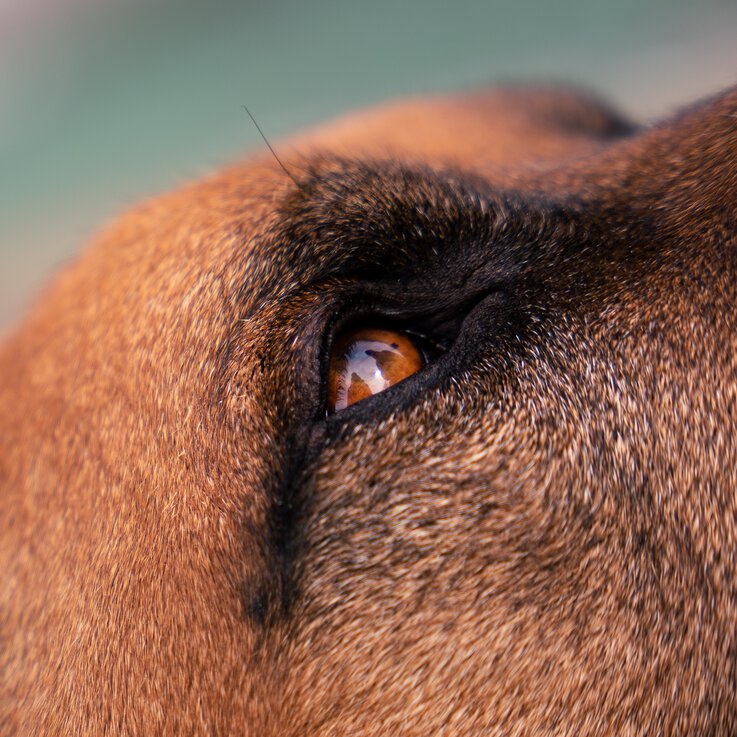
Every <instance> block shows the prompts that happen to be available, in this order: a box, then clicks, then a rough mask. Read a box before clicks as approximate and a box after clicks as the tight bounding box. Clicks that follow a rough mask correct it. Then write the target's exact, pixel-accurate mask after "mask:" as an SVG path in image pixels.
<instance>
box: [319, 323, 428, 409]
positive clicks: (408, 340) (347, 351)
mask: <svg viewBox="0 0 737 737" xmlns="http://www.w3.org/2000/svg"><path fill="white" fill-rule="evenodd" d="M426 363H427V361H426V358H425V353H424V351H423V349H422V346H421V345H420V339H419V338H418V337H417V336H414V335H412V334H409V333H407V332H402V331H399V330H392V329H386V328H375V327H368V326H360V327H351V328H348V329H346V330H344V331H343V332H341V333H339V334H338V336H337V338H336V339H335V341H334V342H333V345H332V348H331V352H330V365H329V368H328V371H329V376H328V401H327V410H328V413H329V414H333V413H335V412H339V411H340V410H342V409H345V408H346V407H350V405H352V404H355V403H356V402H360V401H361V400H362V399H366V398H367V397H370V396H372V395H373V394H378V393H379V392H383V391H384V390H385V389H389V387H392V386H394V385H395V384H398V383H399V382H400V381H403V380H404V379H406V378H408V377H409V376H412V374H415V373H417V372H418V371H419V370H420V369H422V368H423V366H425V364H426Z"/></svg>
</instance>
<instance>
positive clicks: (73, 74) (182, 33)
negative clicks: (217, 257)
mask: <svg viewBox="0 0 737 737" xmlns="http://www.w3.org/2000/svg"><path fill="white" fill-rule="evenodd" d="M529 79H543V80H557V81H567V82H575V83H578V84H583V85H587V86H589V87H592V88H594V89H595V90H597V91H599V92H600V93H602V94H604V95H606V96H608V97H610V98H611V99H612V100H613V101H614V102H615V103H617V104H619V105H620V106H621V107H622V108H623V109H624V110H625V111H627V112H629V113H630V114H631V115H633V116H634V117H636V118H639V119H641V120H648V119H652V118H654V117H657V116H659V115H662V114H664V113H666V112H667V111H668V110H670V109H672V108H673V107H677V106H678V105H682V104H684V103H688V102H690V101H691V100H693V99H696V98H698V97H701V96H704V95H707V94H710V93H713V92H716V91H718V90H719V89H721V88H723V87H725V86H727V85H729V84H732V83H734V82H737V2H735V0H729V1H727V0H698V1H696V0H689V1H687V0H670V1H669V2H666V1H665V0H648V1H646V0H619V1H618V2H610V1H603V0H557V2H550V1H549V0H547V1H546V0H536V1H534V2H532V1H530V0H487V2H480V1H479V0H455V2H449V1H448V0H409V1H408V2H400V1H398V0H374V1H373V2H338V1H336V0H313V1H312V2H304V1H303V2H298V1H297V0H271V1H270V2H266V1H262V0H250V1H245V2H226V1H224V0H219V1H218V0H212V1H211V2H205V1H204V0H199V1H197V2H195V1H193V0H0V330H3V329H4V328H6V327H7V326H8V325H9V324H10V322H11V321H12V320H13V319H15V318H16V317H17V316H18V315H19V314H20V312H21V311H22V309H23V308H24V306H25V305H27V304H28V302H29V300H30V298H31V296H32V295H33V293H34V292H36V291H37V290H38V288H39V285H40V284H41V283H43V281H45V280H46V279H47V278H48V276H49V274H51V273H53V271H54V270H55V269H57V268H58V267H59V265H61V264H63V263H65V262H66V261H68V260H69V259H70V258H71V257H72V256H73V254H74V253H75V252H76V251H77V250H78V249H79V247H80V245H81V244H82V243H83V242H84V241H85V240H86V239H87V238H89V236H90V235H91V234H92V233H93V232H94V231H95V229H96V228H98V227H99V225H100V224H101V223H102V222H103V221H104V220H105V219H106V218H108V217H110V216H111V215H114V214H116V213H118V212H120V211H121V210H123V209H125V208H126V207H128V206H129V205H131V204H132V203H134V202H135V201H137V200H139V199H140V198H141V197H144V196H146V195H148V194H151V193H154V192H156V191H159V190H161V189H164V188H168V187H171V186H173V185H176V184H177V183H179V182H181V181H183V180H186V179H190V178H193V177H197V176H199V175H201V174H203V173H205V172H207V171H210V170H212V169H214V168H216V167H217V166H219V165H221V164H223V163H225V162H227V161H228V160H230V159H232V158H233V157H236V156H239V155H241V154H243V153H244V152H246V151H248V150H249V149H253V148H255V147H259V146H261V145H262V143H261V141H260V139H259V138H258V134H257V132H256V131H255V129H254V127H253V125H252V123H251V122H250V121H249V119H248V118H247V116H246V114H245V113H244V111H243V109H242V107H241V106H242V105H244V104H246V105H248V107H249V108H250V109H251V111H252V112H253V113H254V115H255V116H256V118H257V119H258V121H259V123H260V124H261V127H262V128H263V129H264V131H265V132H266V133H267V135H268V136H269V137H270V138H271V139H272V140H274V139H278V138H279V137H280V136H284V135H286V134H288V133H290V132H293V131H295V130H296V129H298V128H301V127H303V126H305V125H309V124H313V123H316V122H318V121H321V120H324V119H326V118H329V117H331V116H334V115H336V114H338V113H340V112H342V111H345V110H347V109H349V108H354V107H356V106H362V105H370V104H371V103H374V102H377V101H379V100H382V99H385V98H387V97H392V96H398V95H402V94H405V93H410V92H427V91H433V90H445V89H454V88H464V87H472V86H476V85H483V84H487V83H490V82H493V81H495V80H502V81H509V80H529Z"/></svg>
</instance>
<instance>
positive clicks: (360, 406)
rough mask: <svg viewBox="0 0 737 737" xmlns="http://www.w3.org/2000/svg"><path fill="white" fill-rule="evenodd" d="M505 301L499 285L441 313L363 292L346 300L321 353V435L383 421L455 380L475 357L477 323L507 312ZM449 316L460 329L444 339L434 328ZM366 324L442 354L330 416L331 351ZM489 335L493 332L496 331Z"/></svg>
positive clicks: (330, 325) (423, 305) (427, 304)
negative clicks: (412, 338)
mask: <svg viewBox="0 0 737 737" xmlns="http://www.w3.org/2000/svg"><path fill="white" fill-rule="evenodd" d="M507 301H508V298H507V294H506V292H505V290H502V289H501V288H499V287H498V286H494V287H492V288H489V289H487V290H484V291H481V292H479V293H477V294H475V295H473V296H472V297H471V298H470V299H466V300H463V301H462V302H461V303H460V304H455V305H453V304H451V305H444V306H443V309H442V310H439V309H437V306H436V305H433V304H432V303H431V302H430V300H427V301H424V300H423V302H422V303H416V304H411V305H408V304H406V302H404V301H403V300H400V299H396V298H391V297H387V295H385V294H378V295H377V294H374V293H370V292H362V293H354V294H352V295H346V296H345V299H343V300H342V304H341V305H340V306H339V307H338V309H337V310H335V312H334V313H333V315H332V318H331V319H330V320H329V321H328V323H327V325H326V327H325V330H324V332H323V338H322V345H321V349H320V351H319V356H320V358H319V362H320V365H319V376H320V388H319V403H318V406H319V409H318V414H317V416H316V417H315V421H316V423H317V424H318V425H319V426H320V434H322V433H325V434H326V435H327V436H329V437H330V436H334V435H337V434H341V433H342V432H344V431H345V430H346V429H347V428H349V427H352V426H355V425H357V424H369V423H370V424H374V423H376V422H380V421H381V420H382V419H384V418H385V417H386V416H388V415H389V414H391V413H393V412H396V411H397V410H401V409H402V408H405V407H409V406H411V405H412V404H415V403H416V401H417V399H418V397H419V396H420V395H421V394H422V393H423V392H429V391H433V390H436V389H437V388H439V387H440V386H441V385H442V382H443V379H448V378H450V377H451V376H452V375H454V373H455V372H456V370H457V369H459V368H460V367H461V366H463V365H464V364H467V363H468V362H469V360H470V359H471V357H472V354H473V353H475V351H474V343H475V339H476V337H478V327H479V324H480V323H481V322H486V321H488V315H487V318H486V319H484V315H483V314H482V313H488V312H492V313H494V312H497V313H503V312H504V311H505V309H504V305H505V304H506V303H507ZM449 314H452V315H453V317H454V319H455V323H456V329H455V330H453V331H451V332H449V331H448V330H447V329H444V330H443V334H442V335H438V334H435V333H434V332H433V331H432V325H433V323H434V322H437V321H438V315H443V316H444V317H447V316H448V315H449ZM474 316H476V317H478V318H479V319H475V317H474ZM474 323H477V324H476V325H474ZM366 324H370V325H371V326H381V327H389V328H390V329H392V330H399V331H401V332H404V333H407V334H410V335H413V336H419V337H420V339H421V340H423V341H427V342H432V343H435V344H437V345H438V346H439V347H441V348H442V350H441V351H440V352H439V353H437V355H434V356H432V357H431V360H428V361H427V362H426V364H425V366H423V368H422V369H420V370H419V371H417V372H416V373H414V374H412V375H411V376H408V377H407V378H406V379H404V380H403V381H401V382H398V383H397V384H395V385H394V386H392V387H389V388H388V389H386V390H385V391H383V392H379V393H377V394H374V395H373V396H371V397H368V398H366V399H364V400H362V401H360V402H356V403H355V404H353V405H351V406H349V407H346V408H345V409H342V410H340V411H339V412H335V413H333V414H328V413H327V393H328V376H329V374H328V372H329V362H330V355H331V351H332V347H333V345H334V343H335V340H336V339H337V337H338V336H339V335H340V334H341V332H342V331H344V330H346V329H349V328H350V327H351V326H352V325H366ZM491 332H492V333H493V332H494V331H493V329H492V330H491Z"/></svg>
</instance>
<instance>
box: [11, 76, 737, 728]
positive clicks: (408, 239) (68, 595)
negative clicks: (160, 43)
mask: <svg viewBox="0 0 737 737" xmlns="http://www.w3.org/2000/svg"><path fill="white" fill-rule="evenodd" d="M280 152H284V158H285V163H286V165H287V167H288V168H289V170H290V172H291V173H292V174H293V175H294V176H295V178H296V179H297V182H298V186H296V185H295V184H294V182H293V181H291V180H290V179H289V178H288V177H287V176H285V174H284V172H283V171H282V170H281V169H280V168H279V166H278V165H277V164H276V163H275V162H273V161H271V160H269V159H268V158H266V157H261V158H254V159H252V160H250V161H248V162H246V163H245V164H243V165H241V166H236V167H233V168H231V169H229V170H227V171H225V172H223V173H222V174H219V175H216V176H213V177H211V178H209V179H207V180H205V181H204V182H202V183H198V184H194V185H191V186H188V187H185V188H183V189H182V190H180V191H179V192H176V193H174V194H171V195H167V196H164V197H161V198H159V199H156V200H154V201H152V202H150V203H148V204H145V205H143V206H142V207H140V208H139V209H137V210H136V211H134V212H133V213H131V214H130V215H127V216H125V217H124V218H122V219H121V220H120V221H119V222H117V223H116V224H114V225H113V226H111V227H110V228H109V229H108V230H107V231H106V232H104V233H103V234H102V235H101V236H100V237H99V239H98V240H97V242H96V243H95V244H93V246H92V247H91V248H90V249H89V250H88V251H86V252H85V253H84V254H83V255H82V256H81V257H80V259H79V261H78V262H77V263H76V264H74V265H73V266H71V267H70V268H68V269H67V270H66V271H65V272H64V273H62V274H60V275H59V277H58V278H57V279H56V281H55V282H54V284H53V285H52V286H51V287H50V288H49V289H48V290H47V291H46V292H45V294H44V295H43V296H42V298H41V299H40V301H39V302H38V304H37V306H36V307H35V308H34V310H33V311H32V312H31V314H30V315H29V316H28V318H27V319H26V321H25V322H24V323H23V325H22V326H21V327H20V328H19V329H17V330H16V331H15V332H14V333H13V334H12V335H11V336H9V338H8V339H7V340H6V341H5V343H4V346H3V348H2V350H1V351H0V377H2V381H1V383H0V490H1V492H0V530H1V533H2V534H1V535H0V560H1V561H2V568H3V571H4V577H3V584H2V586H1V587H0V648H1V650H0V732H1V733H2V734H3V735H70V734H74V735H101V734H116V735H117V734H121V735H122V734H140V735H156V734H161V735H164V734H166V735H172V734H177V735H206V734H207V735H215V734H220V735H233V734H241V735H253V736H254V737H256V736H258V737H271V736H276V735H279V736H284V737H287V736H289V737H291V736H294V737H297V736H298V735H299V736H300V737H307V736H309V735H321V736H328V735H349V734H351V735H366V736H368V735H395V734H396V735H400V734H401V735H407V736H409V735H418V736H419V735H423V736H425V735H435V734H437V735H440V734H453V735H482V734H484V735H486V734H504V735H531V736H533V737H534V736H535V735H553V734H554V735H658V734H662V735H677V734H692V735H728V734H737V712H736V710H735V706H736V704H735V701H736V698H737V697H736V694H737V689H736V686H737V672H736V665H737V651H736V649H735V648H736V646H737V632H736V628H737V583H736V582H735V555H736V553H737V546H736V541H735V536H736V534H737V500H736V498H735V490H737V478H736V474H737V471H736V469H737V448H736V447H735V422H736V420H735V418H737V358H736V356H737V351H736V350H735V349H736V348H737V339H736V338H735V335H736V332H737V331H736V327H737V325H736V323H737V317H735V309H734V307H735V297H736V293H737V281H736V280H735V276H736V274H737V250H736V249H737V217H736V215H735V213H737V167H735V161H737V89H735V90H731V91H728V92H726V93H724V94H723V95H721V96H720V97H718V98H715V99H713V100H709V101H707V102H704V103H702V104H700V105H698V106H695V107H693V108H692V109H690V110H687V111H686V112H684V113H682V114H680V115H679V116H677V117H674V118H672V119H671V120H668V121H666V122H664V123H662V124H660V125H658V126H655V127H653V128H652V129H648V130H642V131H640V130H636V129H635V128H633V127H632V126H630V125H629V124H627V123H626V122H625V121H623V120H622V119H620V118H619V117H618V116H617V115H616V114H614V113H612V112H611V111H610V110H608V109H607V108H606V107H604V106H603V105H601V104H600V103H598V102H596V101H593V100H591V99H590V98H588V97H586V96H584V95H580V94H578V93H575V92H569V91H565V90H549V89H540V90H533V89H528V90H518V89H507V90H497V91H487V92H481V93H476V94H469V95H462V96H457V97H442V98H437V99H430V100H417V101H410V102H407V103H400V104H397V105H394V106H388V107H386V108H384V109H381V110H379V111H378V112H368V113H365V114H362V115H359V116H356V117H354V118H349V119H345V120H343V121H341V122H339V123H337V124H333V125H331V126H327V127H325V128H323V129H320V130H318V131H316V132H314V133H311V134H308V135H307V136H304V137H302V138H297V139H295V140H294V141H292V142H291V143H290V144H289V143H288V144H285V145H283V146H281V147H280ZM356 305H359V306H360V310H358V312H360V314H361V315H363V317H364V319H366V315H367V314H373V313H376V315H377V316H379V317H381V316H387V315H391V316H393V318H392V319H396V320H399V321H400V322H402V323H405V322H410V323H411V322H412V321H413V320H420V321H424V322H423V324H427V325H430V326H431V327H432V326H435V327H437V326H439V325H441V324H442V325H446V323H447V324H450V323H453V324H455V325H456V328H455V330H456V334H454V340H455V344H454V346H453V347H452V348H451V349H450V350H449V351H448V353H447V354H446V355H445V356H444V357H442V358H441V359H439V360H438V362H437V363H436V364H434V365H432V366H430V367H428V368H427V369H426V370H425V371H423V372H422V373H421V374H418V375H416V376H415V377H413V378H411V379H410V380H408V381H406V382H404V383H403V384H400V385H398V386H397V387H396V388H395V389H392V390H389V391H388V392H385V393H384V394H383V395H377V396H376V397H372V398H370V399H369V400H366V401H365V402H362V403H360V404H357V405H355V406H354V407H351V408H349V409H348V410H346V411H345V412H343V413H338V414H336V415H334V416H332V417H329V418H326V417H325V416H324V391H325V389H324V386H325V377H324V375H323V374H324V370H325V366H326V351H327V347H328V345H329V339H330V335H331V334H332V333H331V331H332V330H334V328H335V325H336V323H335V319H336V318H335V316H336V315H338V316H340V315H343V316H344V317H346V316H348V317H349V316H350V315H353V314H354V313H356V310H357V309H358V308H357V307H356ZM356 314H358V313H356ZM438 316H440V317H438ZM346 319H347V317H346ZM371 319H373V318H371ZM377 319H378V317H377Z"/></svg>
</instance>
